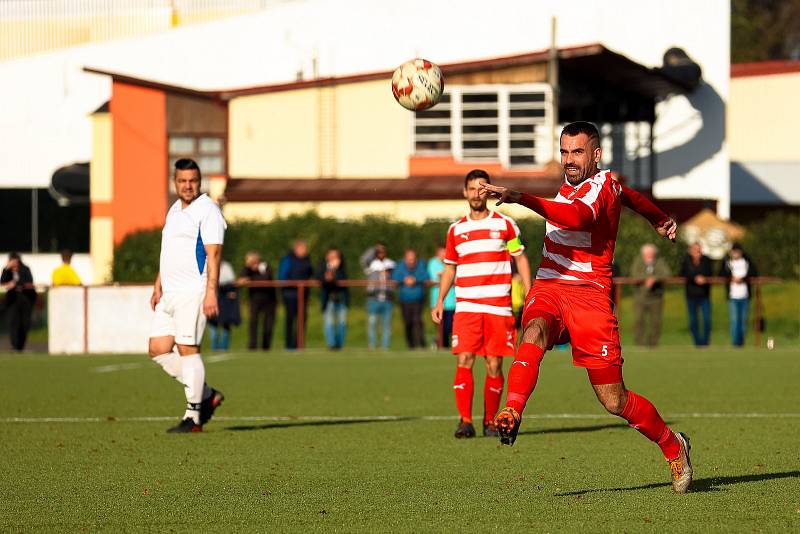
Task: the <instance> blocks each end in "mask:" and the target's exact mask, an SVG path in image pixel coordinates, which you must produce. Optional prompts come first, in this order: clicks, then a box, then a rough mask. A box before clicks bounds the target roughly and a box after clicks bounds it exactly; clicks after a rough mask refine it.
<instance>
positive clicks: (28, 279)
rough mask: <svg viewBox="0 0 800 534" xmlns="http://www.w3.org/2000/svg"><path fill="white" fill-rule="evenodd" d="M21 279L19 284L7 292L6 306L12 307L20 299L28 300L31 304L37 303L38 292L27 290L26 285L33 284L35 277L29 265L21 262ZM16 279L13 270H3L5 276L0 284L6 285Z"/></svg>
mask: <svg viewBox="0 0 800 534" xmlns="http://www.w3.org/2000/svg"><path fill="white" fill-rule="evenodd" d="M18 272H19V278H18V279H17V283H16V284H15V285H14V287H12V288H11V289H9V290H8V291H7V292H6V300H5V303H6V306H11V305H12V304H14V303H15V302H17V299H19V298H27V299H28V300H29V301H30V303H31V304H33V303H34V302H36V290H35V289H33V288H32V287H29V288H26V287H25V285H26V284H31V285H32V284H33V275H32V274H31V270H30V269H29V268H28V266H27V265H25V264H24V263H22V262H20V264H19V271H18ZM13 279H14V272H13V271H12V270H11V269H3V274H1V275H0V284H5V283H7V282H10V281H12V280H13Z"/></svg>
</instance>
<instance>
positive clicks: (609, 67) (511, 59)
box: [84, 43, 691, 100]
mask: <svg viewBox="0 0 800 534" xmlns="http://www.w3.org/2000/svg"><path fill="white" fill-rule="evenodd" d="M549 54H550V52H549V50H538V51H535V52H525V53H520V54H512V55H506V56H498V57H491V58H483V59H476V60H470V61H459V62H454V63H445V64H440V67H441V68H442V72H443V73H444V76H445V79H447V76H448V75H453V74H468V73H472V72H480V71H489V70H495V69H502V68H507V67H514V66H520V65H529V64H535V63H543V62H546V61H547V60H548V58H549ZM558 55H559V60H560V61H559V64H560V69H561V70H562V72H563V73H564V74H562V77H563V76H564V75H565V74H566V75H567V76H574V77H576V78H577V77H583V78H586V79H591V80H592V83H593V85H595V86H597V85H600V84H597V81H598V80H602V82H603V84H605V85H618V86H621V87H625V88H626V91H627V92H630V93H637V94H639V95H640V96H644V97H646V98H650V99H656V98H663V97H665V96H667V95H669V94H673V93H683V92H686V91H688V90H690V89H691V87H687V86H686V85H685V84H684V83H683V82H682V81H681V80H676V79H673V78H670V77H669V76H667V75H666V74H664V73H663V72H661V71H660V70H659V69H657V68H649V67H646V66H644V65H641V64H639V63H636V62H635V61H632V60H631V59H629V58H627V57H625V56H624V55H622V54H619V53H617V52H614V51H612V50H609V49H608V48H606V47H605V46H603V45H602V44H600V43H593V44H588V45H580V46H574V47H568V48H561V49H559V51H558ZM84 70H85V71H87V72H91V73H94V74H102V75H107V76H110V77H111V78H112V79H114V80H116V81H119V82H123V83H128V84H132V85H138V86H142V87H150V88H155V89H160V90H163V91H166V92H173V93H180V94H186V95H190V96H197V97H203V98H212V99H219V100H230V99H231V98H236V97H239V96H247V95H253V94H262V93H272V92H278V91H288V90H293V89H305V88H311V87H322V86H328V85H337V84H346V83H356V82H364V81H370V80H380V79H387V80H388V79H390V77H391V75H392V71H391V70H381V71H372V72H362V73H354V74H348V75H342V76H329V77H323V78H315V79H309V80H300V81H293V82H280V83H273V84H266V85H256V86H252V87H239V88H235V89H227V90H198V89H193V88H191V87H186V86H182V85H175V84H168V83H163V82H159V81H157V80H150V79H145V78H141V77H135V76H129V75H126V74H123V73H119V72H114V71H110V70H103V69H98V68H94V67H85V68H84Z"/></svg>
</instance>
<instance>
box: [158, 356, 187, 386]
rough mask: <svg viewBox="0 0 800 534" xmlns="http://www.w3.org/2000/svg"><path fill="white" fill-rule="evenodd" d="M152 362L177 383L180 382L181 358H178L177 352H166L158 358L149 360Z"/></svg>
mask: <svg viewBox="0 0 800 534" xmlns="http://www.w3.org/2000/svg"><path fill="white" fill-rule="evenodd" d="M151 359H152V360H153V361H154V362H156V363H157V364H158V365H160V366H161V368H162V369H164V371H165V372H166V373H167V374H168V375H169V376H171V377H172V378H174V379H175V380H177V381H178V382H182V380H181V357H180V356H178V353H177V352H167V353H166V354H162V355H160V356H156V357H155V358H151Z"/></svg>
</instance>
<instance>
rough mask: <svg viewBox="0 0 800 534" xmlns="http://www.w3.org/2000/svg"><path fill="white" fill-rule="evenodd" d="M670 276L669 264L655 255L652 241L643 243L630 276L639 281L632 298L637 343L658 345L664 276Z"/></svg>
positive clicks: (662, 308)
mask: <svg viewBox="0 0 800 534" xmlns="http://www.w3.org/2000/svg"><path fill="white" fill-rule="evenodd" d="M669 275H670V270H669V267H667V264H666V263H665V262H664V260H662V259H661V258H659V257H658V249H657V248H656V246H655V245H653V244H652V243H647V244H646V245H643V246H642V250H641V254H640V255H639V256H638V257H637V258H636V259H635V260H634V261H633V265H632V266H631V276H632V277H633V278H639V279H641V280H642V282H641V285H640V286H639V287H638V288H637V290H636V293H635V295H634V300H633V310H634V312H633V314H634V321H635V322H634V340H635V343H636V344H637V345H646V346H648V347H655V346H656V345H658V338H659V337H660V336H661V317H662V315H663V314H664V279H665V278H667V277H668V276H669Z"/></svg>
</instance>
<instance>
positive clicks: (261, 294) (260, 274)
mask: <svg viewBox="0 0 800 534" xmlns="http://www.w3.org/2000/svg"><path fill="white" fill-rule="evenodd" d="M239 276H240V277H242V278H247V279H248V280H252V281H253V282H261V281H265V280H272V279H273V276H272V268H271V267H270V266H269V263H267V262H265V261H264V262H261V263H260V264H259V265H258V268H257V269H251V268H250V267H248V266H247V265H245V266H244V267H242V271H241V273H239ZM248 291H249V295H250V300H266V301H267V302H275V301H276V300H277V298H276V293H275V288H274V287H251V288H248Z"/></svg>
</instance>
